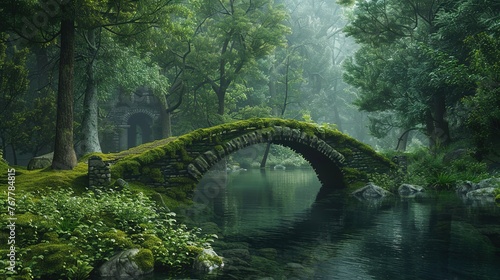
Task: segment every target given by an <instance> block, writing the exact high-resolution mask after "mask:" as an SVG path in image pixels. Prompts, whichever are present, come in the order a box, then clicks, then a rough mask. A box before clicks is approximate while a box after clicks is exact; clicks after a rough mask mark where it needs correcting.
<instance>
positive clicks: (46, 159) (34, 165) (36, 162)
mask: <svg viewBox="0 0 500 280" xmlns="http://www.w3.org/2000/svg"><path fill="white" fill-rule="evenodd" d="M53 157H54V153H49V154H45V155H42V156H38V157H34V158H32V159H30V161H29V163H28V167H27V168H28V170H35V169H44V168H47V167H49V166H51V165H52V158H53Z"/></svg>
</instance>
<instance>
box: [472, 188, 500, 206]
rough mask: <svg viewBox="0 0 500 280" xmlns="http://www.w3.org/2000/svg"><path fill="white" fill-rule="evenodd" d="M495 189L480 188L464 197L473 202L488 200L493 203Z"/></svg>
mask: <svg viewBox="0 0 500 280" xmlns="http://www.w3.org/2000/svg"><path fill="white" fill-rule="evenodd" d="M496 189H497V188H493V187H489V188H481V189H477V190H473V191H470V192H468V193H467V195H466V197H467V198H468V199H473V200H488V201H490V200H491V202H493V201H495V196H496Z"/></svg>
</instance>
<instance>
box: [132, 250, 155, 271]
mask: <svg viewBox="0 0 500 280" xmlns="http://www.w3.org/2000/svg"><path fill="white" fill-rule="evenodd" d="M132 258H133V261H134V262H135V263H136V264H137V266H138V267H139V269H140V270H142V271H144V272H146V273H147V272H149V271H152V270H153V268H154V263H155V260H154V257H153V252H151V250H149V249H145V248H143V249H139V252H137V254H135V255H134V256H133V257H132Z"/></svg>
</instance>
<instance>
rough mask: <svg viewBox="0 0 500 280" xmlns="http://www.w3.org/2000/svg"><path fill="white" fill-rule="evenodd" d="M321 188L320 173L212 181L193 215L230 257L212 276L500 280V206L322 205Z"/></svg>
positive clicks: (343, 198) (214, 177) (436, 200)
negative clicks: (319, 194) (212, 234)
mask: <svg viewBox="0 0 500 280" xmlns="http://www.w3.org/2000/svg"><path fill="white" fill-rule="evenodd" d="M320 188H321V185H320V183H319V182H318V180H317V179H316V176H315V174H314V172H313V171H312V170H294V171H266V172H261V171H259V170H252V171H247V172H240V173H237V174H230V175H228V176H227V177H225V176H221V175H220V174H218V173H213V174H210V175H208V176H206V177H205V178H204V180H203V181H202V182H201V183H200V184H199V186H198V187H197V194H196V196H195V200H196V201H197V202H198V204H197V206H196V207H193V208H192V209H191V211H190V212H189V213H188V215H189V217H190V218H191V219H192V220H193V224H194V225H197V226H201V227H202V228H205V229H206V231H207V232H216V233H218V235H220V236H221V238H220V239H219V240H218V241H217V242H216V243H215V246H214V247H215V249H216V251H217V252H219V254H220V255H223V256H224V257H225V258H226V266H225V268H224V270H223V271H222V272H221V273H219V274H217V275H215V276H214V275H212V276H211V277H207V278H210V279H271V278H272V279H500V253H499V252H500V250H499V247H498V246H500V244H499V240H500V239H499V238H500V223H499V221H500V219H499V218H500V208H499V207H497V206H495V205H489V206H483V207H479V206H472V205H469V204H468V203H464V202H463V201H462V200H460V199H459V198H458V197H456V195H455V194H446V195H445V194H440V195H433V196H432V195H431V196H430V197H427V198H418V199H417V198H413V199H406V200H403V199H401V198H393V199H386V200H384V201H374V202H366V201H365V202H361V201H358V200H357V199H355V198H353V197H350V196H349V195H347V194H345V193H343V192H334V193H332V194H330V195H329V196H328V197H326V198H325V197H323V198H321V199H317V194H318V192H319V190H320ZM494 243H496V246H497V247H495V246H494Z"/></svg>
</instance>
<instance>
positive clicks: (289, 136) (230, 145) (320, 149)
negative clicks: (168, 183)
mask: <svg viewBox="0 0 500 280" xmlns="http://www.w3.org/2000/svg"><path fill="white" fill-rule="evenodd" d="M283 129H285V130H287V129H289V128H287V127H286V128H282V127H275V128H274V129H273V130H268V129H259V130H255V131H252V132H249V133H246V134H243V135H241V136H237V137H235V138H233V139H231V140H229V141H227V142H225V143H223V144H221V145H216V146H214V147H213V148H211V149H210V150H208V151H206V152H204V153H202V154H200V155H199V156H198V157H196V158H195V159H194V160H193V161H192V163H190V164H189V165H188V172H189V174H190V175H191V176H192V177H193V178H195V179H196V180H197V181H199V180H201V178H202V177H203V175H204V174H205V173H206V172H207V171H208V170H210V169H211V168H212V167H213V166H214V165H215V164H217V163H218V162H219V161H220V160H222V159H223V158H225V157H227V156H229V155H230V154H232V153H234V152H237V151H239V150H241V149H243V148H246V147H249V146H252V145H255V144H261V143H268V142H270V143H271V144H278V145H282V146H285V147H288V148H290V149H292V150H293V151H295V152H296V153H299V154H301V155H302V156H303V157H304V159H305V160H307V161H308V162H309V164H311V166H312V168H313V169H314V170H315V171H316V174H317V175H318V178H319V180H320V181H321V182H322V183H323V184H324V185H330V184H332V183H339V182H340V181H342V177H343V174H342V167H343V165H344V161H345V158H344V156H343V155H342V154H341V153H339V152H338V151H337V150H335V149H334V148H333V147H332V146H330V145H329V144H328V143H326V142H325V141H323V140H322V139H320V138H318V137H317V136H315V135H310V136H309V135H307V134H305V133H304V132H303V131H300V130H299V129H290V131H289V133H285V134H283ZM327 175H328V176H327Z"/></svg>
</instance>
